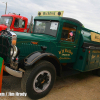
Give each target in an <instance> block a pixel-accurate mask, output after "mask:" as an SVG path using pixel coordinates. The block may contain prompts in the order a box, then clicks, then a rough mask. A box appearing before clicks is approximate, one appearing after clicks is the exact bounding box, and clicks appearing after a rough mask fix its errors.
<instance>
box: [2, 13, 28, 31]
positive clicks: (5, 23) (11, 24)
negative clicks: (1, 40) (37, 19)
mask: <svg viewBox="0 0 100 100" xmlns="http://www.w3.org/2000/svg"><path fill="white" fill-rule="evenodd" d="M27 24H28V19H27V18H26V17H24V16H20V14H19V15H17V14H15V13H9V14H5V15H2V16H1V18H0V31H1V30H5V29H7V28H9V29H10V30H12V31H18V32H27Z"/></svg>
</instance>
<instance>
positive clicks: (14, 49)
mask: <svg viewBox="0 0 100 100" xmlns="http://www.w3.org/2000/svg"><path fill="white" fill-rule="evenodd" d="M17 52H18V49H17V47H16V46H15V45H14V46H13V47H12V48H11V52H10V55H11V56H12V57H15V56H16V55H17Z"/></svg>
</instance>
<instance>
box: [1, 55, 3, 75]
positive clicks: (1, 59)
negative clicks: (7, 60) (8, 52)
mask: <svg viewBox="0 0 100 100" xmlns="http://www.w3.org/2000/svg"><path fill="white" fill-rule="evenodd" d="M2 63H3V58H1V57H0V74H1V69H2Z"/></svg>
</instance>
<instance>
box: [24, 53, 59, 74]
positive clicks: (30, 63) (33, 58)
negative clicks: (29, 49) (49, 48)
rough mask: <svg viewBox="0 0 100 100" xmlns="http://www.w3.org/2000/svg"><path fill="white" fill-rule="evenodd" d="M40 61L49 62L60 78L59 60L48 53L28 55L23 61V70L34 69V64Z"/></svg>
mask: <svg viewBox="0 0 100 100" xmlns="http://www.w3.org/2000/svg"><path fill="white" fill-rule="evenodd" d="M40 60H47V61H49V62H51V63H52V64H54V66H55V68H56V71H57V74H58V76H60V74H61V66H60V62H59V59H58V58H57V57H56V56H55V55H54V54H52V53H48V52H33V53H31V54H30V55H28V56H27V57H26V58H25V59H24V67H25V69H29V68H32V67H34V64H35V63H37V62H38V61H40Z"/></svg>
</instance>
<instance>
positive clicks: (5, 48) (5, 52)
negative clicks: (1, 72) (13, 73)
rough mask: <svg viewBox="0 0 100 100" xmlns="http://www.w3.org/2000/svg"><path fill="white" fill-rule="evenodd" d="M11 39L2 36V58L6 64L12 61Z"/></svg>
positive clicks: (0, 39) (0, 40)
mask: <svg viewBox="0 0 100 100" xmlns="http://www.w3.org/2000/svg"><path fill="white" fill-rule="evenodd" d="M10 44H11V37H7V36H0V57H2V58H3V59H4V62H5V63H9V61H10V49H11V45H10Z"/></svg>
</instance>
